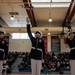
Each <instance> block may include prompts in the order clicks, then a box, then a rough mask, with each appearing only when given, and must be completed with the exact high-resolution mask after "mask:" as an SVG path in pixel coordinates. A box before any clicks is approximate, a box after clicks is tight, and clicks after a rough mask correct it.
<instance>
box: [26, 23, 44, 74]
mask: <svg viewBox="0 0 75 75" xmlns="http://www.w3.org/2000/svg"><path fill="white" fill-rule="evenodd" d="M27 33H28V35H29V38H30V40H31V43H32V48H31V52H30V58H31V69H32V75H40V71H41V64H42V59H43V58H44V54H45V46H44V40H43V39H42V38H35V37H33V36H32V33H31V30H30V24H27ZM36 33H39V34H41V33H40V32H39V31H37V32H36Z"/></svg>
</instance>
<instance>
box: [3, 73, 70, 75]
mask: <svg viewBox="0 0 75 75" xmlns="http://www.w3.org/2000/svg"><path fill="white" fill-rule="evenodd" d="M3 75H4V74H3ZM6 75H31V74H26V73H25V74H24V73H23V74H22V73H20V74H6ZM41 75H43V74H41ZM47 75H70V74H47Z"/></svg>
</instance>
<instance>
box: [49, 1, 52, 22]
mask: <svg viewBox="0 0 75 75" xmlns="http://www.w3.org/2000/svg"><path fill="white" fill-rule="evenodd" d="M51 2H52V0H51ZM51 2H50V8H49V20H48V21H49V22H52V18H51Z"/></svg>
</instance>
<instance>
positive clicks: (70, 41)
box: [66, 33, 75, 75]
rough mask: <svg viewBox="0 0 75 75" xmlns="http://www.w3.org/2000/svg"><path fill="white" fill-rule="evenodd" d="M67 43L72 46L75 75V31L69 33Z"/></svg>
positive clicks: (71, 63) (71, 61)
mask: <svg viewBox="0 0 75 75" xmlns="http://www.w3.org/2000/svg"><path fill="white" fill-rule="evenodd" d="M66 43H67V44H68V45H69V47H70V67H71V75H75V36H74V34H73V33H70V34H69V37H68V38H67V39H66Z"/></svg>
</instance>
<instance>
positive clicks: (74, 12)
mask: <svg viewBox="0 0 75 75" xmlns="http://www.w3.org/2000/svg"><path fill="white" fill-rule="evenodd" d="M74 14H75V4H74V5H73V7H72V8H71V12H70V14H69V16H68V18H67V20H68V21H69V22H71V20H72V18H73V16H74Z"/></svg>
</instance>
